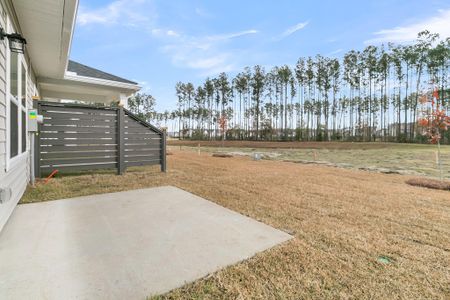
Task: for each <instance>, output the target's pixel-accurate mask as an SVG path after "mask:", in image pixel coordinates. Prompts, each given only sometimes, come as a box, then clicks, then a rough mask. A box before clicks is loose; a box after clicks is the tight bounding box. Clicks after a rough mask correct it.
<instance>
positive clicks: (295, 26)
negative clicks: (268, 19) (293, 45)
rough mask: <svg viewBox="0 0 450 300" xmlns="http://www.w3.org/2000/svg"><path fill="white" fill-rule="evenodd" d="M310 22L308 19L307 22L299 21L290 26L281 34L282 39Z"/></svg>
mask: <svg viewBox="0 0 450 300" xmlns="http://www.w3.org/2000/svg"><path fill="white" fill-rule="evenodd" d="M308 24H309V21H306V22H301V23H298V24H296V25H294V26H292V27H289V28H288V29H286V30H285V31H284V32H283V33H282V34H281V36H280V39H284V38H285V37H288V36H290V35H292V34H294V33H296V32H297V31H299V30H302V29H303V28H305V27H306V25H308Z"/></svg>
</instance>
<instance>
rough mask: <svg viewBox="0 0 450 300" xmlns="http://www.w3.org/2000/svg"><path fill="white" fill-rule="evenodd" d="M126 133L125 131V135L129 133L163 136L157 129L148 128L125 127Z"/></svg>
mask: <svg viewBox="0 0 450 300" xmlns="http://www.w3.org/2000/svg"><path fill="white" fill-rule="evenodd" d="M124 133H125V135H127V134H154V135H158V136H161V135H160V134H159V133H157V132H156V131H153V130H150V129H148V128H125V129H124Z"/></svg>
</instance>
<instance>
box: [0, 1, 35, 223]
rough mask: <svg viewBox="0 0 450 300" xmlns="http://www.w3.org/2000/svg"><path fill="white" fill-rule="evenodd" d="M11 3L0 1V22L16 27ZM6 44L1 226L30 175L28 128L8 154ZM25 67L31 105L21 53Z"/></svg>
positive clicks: (0, 93)
mask: <svg viewBox="0 0 450 300" xmlns="http://www.w3.org/2000/svg"><path fill="white" fill-rule="evenodd" d="M13 15H14V14H13V13H12V5H11V2H9V1H0V25H1V27H2V28H4V29H6V28H7V22H8V21H7V20H9V22H10V24H11V25H12V26H13V29H12V30H13V31H17V28H18V24H17V23H16V21H15V20H14V17H13ZM7 47H8V44H7V39H5V40H3V41H0V191H3V196H2V197H1V198H0V200H1V201H0V230H1V229H2V228H3V226H4V225H5V223H6V222H7V220H8V218H9V217H10V215H11V214H12V211H13V210H14V207H15V206H16V205H17V203H18V202H19V200H20V198H21V197H22V195H23V193H24V191H25V189H26V186H27V183H28V181H29V178H30V165H31V164H30V162H31V159H30V153H31V149H30V148H31V147H30V135H29V134H28V131H27V150H26V151H25V153H22V154H19V155H18V157H16V159H15V160H14V161H11V160H9V158H8V148H7V147H8V143H9V142H8V141H7V139H8V138H9V137H8V126H9V117H8V105H9V104H8V101H9V95H8V85H9V82H8V66H7V64H8V58H7V57H8V52H9V50H8V48H7ZM24 60H25V62H26V65H27V66H26V68H27V79H26V81H27V86H26V90H27V96H26V97H27V108H31V107H32V106H33V103H32V101H33V100H32V96H33V95H35V94H37V93H36V84H35V82H36V80H35V78H34V75H33V71H32V68H31V62H30V60H29V59H28V58H27V57H26V55H24Z"/></svg>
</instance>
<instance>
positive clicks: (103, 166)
mask: <svg viewBox="0 0 450 300" xmlns="http://www.w3.org/2000/svg"><path fill="white" fill-rule="evenodd" d="M116 167H117V163H112V164H111V163H105V164H97V165H76V166H55V167H41V172H43V173H50V172H52V171H53V170H58V171H59V172H72V171H81V170H98V169H113V168H116Z"/></svg>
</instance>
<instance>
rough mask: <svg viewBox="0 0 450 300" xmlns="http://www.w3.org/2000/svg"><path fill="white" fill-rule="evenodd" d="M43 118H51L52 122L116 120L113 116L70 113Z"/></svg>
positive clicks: (53, 114) (47, 114) (52, 114)
mask: <svg viewBox="0 0 450 300" xmlns="http://www.w3.org/2000/svg"><path fill="white" fill-rule="evenodd" d="M45 118H51V119H52V120H61V119H63V120H69V119H80V120H112V121H114V120H117V116H115V115H95V114H72V113H53V112H52V113H46V114H45Z"/></svg>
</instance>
